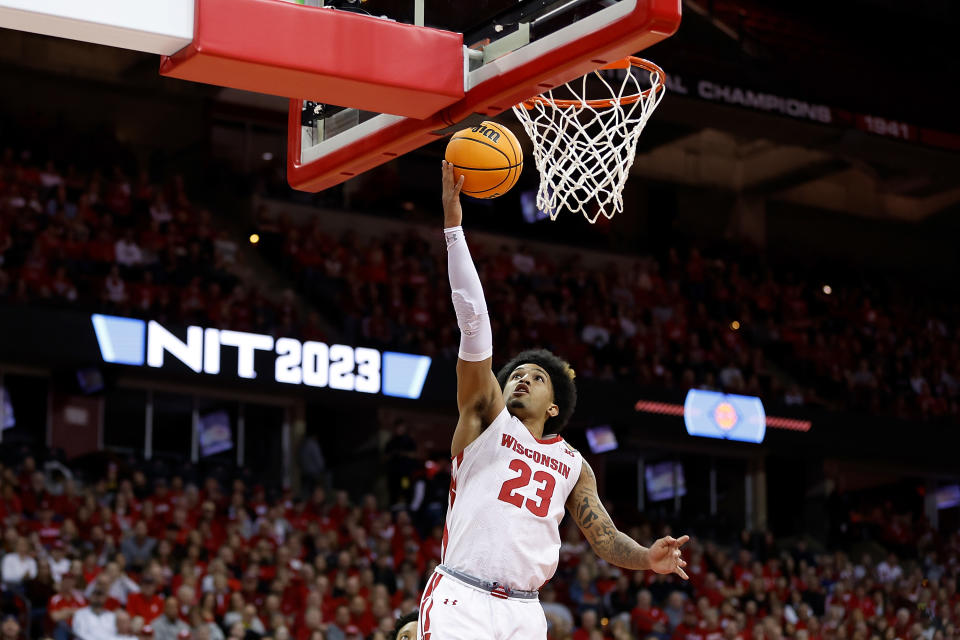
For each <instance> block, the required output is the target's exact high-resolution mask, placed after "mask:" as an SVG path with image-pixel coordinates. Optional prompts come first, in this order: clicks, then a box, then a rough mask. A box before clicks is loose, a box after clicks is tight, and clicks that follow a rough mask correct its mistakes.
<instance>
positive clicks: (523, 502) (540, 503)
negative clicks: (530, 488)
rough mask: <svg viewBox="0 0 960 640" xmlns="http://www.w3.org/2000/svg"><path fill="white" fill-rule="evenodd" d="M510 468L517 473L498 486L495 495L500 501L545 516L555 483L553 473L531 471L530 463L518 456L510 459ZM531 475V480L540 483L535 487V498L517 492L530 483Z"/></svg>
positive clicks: (541, 516)
mask: <svg viewBox="0 0 960 640" xmlns="http://www.w3.org/2000/svg"><path fill="white" fill-rule="evenodd" d="M510 470H511V471H514V472H517V473H519V474H520V475H518V476H517V477H515V478H510V479H509V480H507V481H506V482H504V483H503V486H501V487H500V495H499V496H497V497H498V498H499V499H500V500H501V501H502V502H506V503H507V504H512V505H513V506H515V507H517V508H518V509H522V508H526V509H527V511H529V512H530V513H532V514H533V515H535V516H538V517H540V518H545V517H546V516H547V514H548V513H549V512H550V500H551V498H553V489H554V487H555V486H556V484H557V481H556V479H554V477H553V474H551V473H549V472H547V471H543V470H539V471H537V472H536V473H533V471H532V469H530V465H528V464H527V463H526V462H524V461H523V460H521V459H519V458H515V459H513V460H511V461H510ZM531 475H532V476H533V482H535V483H536V484H537V485H542V486H539V487H538V488H537V492H536V496H537V500H534V499H533V498H524V496H522V495H521V494H519V493H517V490H518V489H522V488H523V487H525V486H527V485H528V484H530V478H531Z"/></svg>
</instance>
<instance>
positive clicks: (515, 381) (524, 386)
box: [503, 364, 559, 420]
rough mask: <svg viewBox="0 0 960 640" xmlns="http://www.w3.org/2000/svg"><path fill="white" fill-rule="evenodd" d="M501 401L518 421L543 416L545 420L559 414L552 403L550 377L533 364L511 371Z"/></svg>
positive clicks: (523, 365)
mask: <svg viewBox="0 0 960 640" xmlns="http://www.w3.org/2000/svg"><path fill="white" fill-rule="evenodd" d="M503 401H504V403H505V404H506V405H507V409H509V410H510V413H511V414H513V415H515V416H517V417H518V418H520V419H523V418H525V417H534V416H543V419H544V420H547V419H548V418H551V417H553V416H555V415H557V413H558V412H559V408H558V407H557V405H555V404H554V403H553V384H552V383H551V382H550V376H549V375H547V372H546V371H545V370H544V369H543V368H542V367H540V366H538V365H535V364H522V365H520V366H519V367H517V368H516V369H514V370H513V372H512V373H511V374H510V376H509V377H508V378H507V383H506V384H505V385H504V386H503Z"/></svg>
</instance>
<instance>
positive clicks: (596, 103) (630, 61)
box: [520, 56, 667, 109]
mask: <svg viewBox="0 0 960 640" xmlns="http://www.w3.org/2000/svg"><path fill="white" fill-rule="evenodd" d="M627 67H639V68H640V69H645V70H646V71H649V72H651V73H656V74H659V78H660V79H659V82H657V84H656V85H654V86H652V87H650V88H649V89H647V90H646V91H641V92H640V93H634V94H632V95H629V96H624V97H622V98H604V99H601V100H556V99H553V100H551V99H549V98H545V97H543V96H542V95H539V96H533V97H532V98H529V99H527V100H524V101H523V102H521V103H520V104H522V105H523V106H524V107H525V108H526V109H533V108H534V107H536V106H537V105H538V104H543V105H548V106H551V107H554V108H557V109H569V108H571V107H582V106H584V105H586V106H588V107H591V108H593V109H606V108H608V107H612V106H613V105H614V104H633V103H634V102H636V101H637V100H639V99H640V98H646V97H647V96H649V95H650V93H651V92H653V91H657V92H660V91H663V82H664V80H665V79H666V77H667V76H666V74H665V73H664V72H663V69H661V68H660V67H659V66H657V65H655V64H654V63H652V62H650V61H649V60H644V59H643V58H638V57H636V56H628V57H626V58H624V59H622V60H617V61H616V62H611V63H610V64H606V65H604V66H602V67H600V69H626V68H627Z"/></svg>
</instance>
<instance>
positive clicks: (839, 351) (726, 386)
mask: <svg viewBox="0 0 960 640" xmlns="http://www.w3.org/2000/svg"><path fill="white" fill-rule="evenodd" d="M271 225H272V228H274V229H276V232H277V234H278V237H280V238H282V242H283V256H284V262H285V265H286V268H287V270H288V272H289V273H290V275H291V277H292V278H294V279H295V280H296V282H297V283H298V285H299V288H300V290H301V291H302V292H303V293H304V294H305V295H307V296H308V297H310V298H312V299H315V300H318V301H320V302H321V304H322V306H323V307H324V308H328V309H331V310H335V311H334V312H333V315H334V320H335V321H336V322H338V323H339V325H340V326H341V328H342V330H343V331H344V332H345V333H346V334H347V335H348V336H349V337H350V338H351V339H357V340H363V341H365V342H368V343H372V344H380V345H384V346H397V347H402V348H407V349H415V350H418V351H420V352H426V353H432V354H433V353H439V354H442V355H447V356H451V357H455V355H456V349H457V343H458V339H459V334H458V333H457V330H456V323H455V321H454V319H453V315H452V313H451V308H450V303H449V295H448V284H447V278H446V274H445V271H446V259H445V256H444V254H443V246H442V242H440V241H439V239H432V240H425V239H424V238H423V237H422V236H421V235H418V233H417V232H416V231H414V230H411V232H410V233H409V234H407V235H405V236H401V235H388V236H385V235H379V236H378V235H371V236H361V235H360V234H358V233H355V232H352V231H351V232H347V233H345V234H343V235H340V236H337V235H335V234H331V233H328V232H327V231H326V230H325V228H324V226H323V219H322V217H317V219H316V221H315V222H314V223H313V224H311V225H306V226H301V225H296V224H292V223H290V221H289V220H286V219H285V218H283V217H282V216H281V217H278V218H274V219H272V220H271ZM437 238H439V236H437ZM471 252H472V254H473V258H474V260H475V262H476V263H477V267H478V269H479V272H480V278H481V280H482V282H483V283H484V291H485V294H486V298H487V303H488V306H489V308H490V312H491V321H492V323H493V326H494V333H495V343H496V344H497V349H498V352H500V353H514V352H516V351H520V350H521V349H522V348H526V347H529V346H530V345H532V344H537V345H543V346H546V347H548V348H551V349H553V350H555V351H556V352H558V353H561V354H563V355H564V356H565V357H566V358H568V359H569V360H570V361H571V362H572V363H573V364H574V367H575V368H576V370H577V373H578V375H580V376H584V377H592V378H599V379H603V380H618V381H623V382H629V383H634V384H639V385H646V386H659V387H663V388H666V389H681V390H683V389H689V388H692V387H700V388H705V389H716V390H725V391H730V392H737V393H746V394H752V395H759V396H761V397H763V398H764V400H765V402H768V403H770V404H773V405H777V404H780V405H788V406H796V405H805V404H807V405H826V406H831V407H837V408H844V409H854V410H859V411H870V412H874V413H884V414H886V415H891V414H892V415H895V416H897V417H900V418H909V419H917V418H924V419H938V418H947V419H951V420H956V419H958V418H960V370H958V365H960V341H958V339H957V338H960V323H958V322H957V320H958V317H960V308H958V307H957V305H956V303H955V301H952V300H945V301H944V302H942V303H938V302H937V298H936V297H935V296H929V297H926V298H925V297H924V295H923V293H918V294H917V295H916V296H915V297H909V296H906V295H904V294H902V292H900V291H898V290H896V289H894V288H892V287H890V288H886V289H885V288H884V287H882V286H880V283H873V284H872V285H870V286H854V285H853V284H852V283H850V284H848V285H847V286H844V283H842V282H833V283H832V285H831V284H830V283H825V282H823V281H821V280H819V279H817V278H815V277H812V276H809V275H803V274H799V275H798V274H797V273H796V272H790V273H783V272H781V271H779V270H776V269H773V268H771V267H768V266H766V265H764V264H762V263H760V262H757V261H755V260H752V259H748V258H746V257H744V256H737V255H727V256H724V257H707V256H705V255H703V254H701V252H700V251H699V250H698V249H696V248H691V249H689V251H685V252H680V251H678V250H676V249H670V250H669V251H667V252H666V253H665V254H664V255H662V256H634V257H629V258H626V257H616V256H613V255H612V254H611V256H610V263H609V264H608V265H607V266H606V267H605V268H588V267H587V266H585V264H584V263H583V261H582V259H581V258H580V257H578V256H577V255H576V254H574V255H572V256H570V257H566V258H558V257H557V255H558V254H557V253H556V252H547V251H546V250H529V249H526V248H523V247H521V248H520V249H519V250H513V249H509V248H507V247H506V246H496V245H485V244H484V243H483V242H481V241H479V240H477V239H476V238H474V239H473V240H472V241H471Z"/></svg>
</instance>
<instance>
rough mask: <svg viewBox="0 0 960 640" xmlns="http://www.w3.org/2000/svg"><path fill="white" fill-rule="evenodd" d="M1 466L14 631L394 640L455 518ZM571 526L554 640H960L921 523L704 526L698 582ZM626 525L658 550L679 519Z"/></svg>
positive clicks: (950, 575) (5, 576)
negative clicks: (811, 542)
mask: <svg viewBox="0 0 960 640" xmlns="http://www.w3.org/2000/svg"><path fill="white" fill-rule="evenodd" d="M0 479H2V489H0V520H2V522H3V540H2V546H3V549H2V551H3V554H2V560H0V569H2V580H3V592H2V598H0V607H2V608H0V616H2V625H0V627H2V628H0V638H3V640H22V639H24V638H27V637H31V638H41V637H43V638H46V637H52V638H56V639H57V640H67V639H69V638H72V637H73V638H79V639H80V640H117V639H119V638H123V639H132V638H136V639H137V640H148V639H150V638H153V639H155V640H175V639H184V640H186V639H187V638H190V639H194V640H210V639H214V640H216V639H224V638H230V639H232V640H241V639H242V640H267V639H271V640H284V639H289V638H296V639H298V640H344V639H348V640H360V639H367V640H385V639H388V638H390V637H391V636H390V631H391V629H392V628H393V626H394V621H395V620H396V618H397V617H398V616H399V615H401V614H404V613H408V612H410V611H412V610H414V609H415V608H416V607H417V606H418V602H419V597H420V595H421V593H422V589H423V588H424V586H425V584H426V580H427V579H428V577H429V575H430V573H431V572H432V570H433V568H434V566H435V565H436V563H437V562H439V560H440V552H441V538H442V530H441V527H439V526H436V525H431V526H427V527H425V528H423V529H418V527H417V526H415V524H414V522H413V521H412V519H411V517H410V514H409V512H408V511H407V510H405V508H403V507H402V506H395V507H394V508H392V509H387V508H383V507H382V506H381V505H379V504H377V500H376V499H375V498H374V496H372V495H368V496H364V497H363V499H362V500H361V501H360V502H359V503H356V502H351V500H350V497H349V496H348V494H347V493H346V492H344V491H335V492H333V493H332V496H331V495H328V494H327V493H326V492H325V490H324V489H323V488H317V489H315V490H314V491H313V493H312V494H310V495H309V496H308V497H306V498H303V499H301V498H298V497H296V496H294V495H292V494H290V493H283V494H279V495H277V496H268V495H266V493H265V492H264V490H263V488H262V487H258V486H253V487H248V486H245V485H244V483H243V482H242V481H235V482H234V483H233V484H232V486H229V487H221V486H220V485H219V484H218V482H217V481H216V480H213V479H207V480H206V481H204V482H203V483H202V486H199V487H198V486H195V485H193V484H190V483H185V482H184V481H183V480H182V478H180V477H179V476H173V477H171V478H169V479H166V478H157V479H155V480H154V481H152V482H150V481H149V480H148V479H147V478H146V477H145V476H144V474H143V473H142V472H140V471H133V472H132V473H130V474H129V475H126V474H120V473H118V471H117V468H116V467H115V466H110V467H108V471H107V473H106V474H105V475H104V476H103V477H101V478H97V479H95V480H94V481H90V482H88V483H86V484H85V485H82V486H81V485H80V484H78V483H75V482H74V481H73V480H72V479H70V478H69V477H66V478H61V479H60V480H59V481H56V482H52V481H51V479H50V478H48V477H47V476H46V475H45V474H44V472H42V471H39V470H37V466H36V465H35V463H34V459H33V458H32V457H29V456H28V457H26V458H24V459H23V461H22V463H21V464H20V465H19V466H18V467H16V468H14V467H7V468H2V469H0ZM562 531H563V543H562V546H561V550H560V566H559V569H558V571H557V575H556V576H555V577H554V578H553V579H552V580H551V581H550V582H549V583H548V584H547V585H546V586H545V587H544V588H543V589H542V590H541V600H542V603H543V607H544V610H545V613H546V615H547V618H548V622H549V625H550V635H549V638H550V640H610V639H614V640H628V639H642V640H781V639H782V638H796V639H798V640H874V639H877V640H894V639H903V640H954V639H956V638H960V633H958V625H960V593H958V590H957V583H958V579H960V533H953V534H952V535H940V534H936V533H935V532H932V531H929V530H926V529H923V528H913V529H911V531H910V532H909V533H908V542H909V545H908V546H905V547H904V549H906V550H907V553H905V554H903V556H902V557H898V556H896V555H894V554H892V553H891V554H889V555H884V556H882V557H879V558H878V557H874V556H871V555H868V554H863V555H859V556H857V557H850V556H848V555H847V554H846V553H844V552H842V551H837V550H834V551H817V552H814V551H813V550H812V549H810V548H808V547H807V543H806V542H805V541H804V540H800V541H798V542H795V543H793V544H791V545H782V544H777V541H776V540H774V538H773V537H772V536H771V535H769V534H767V535H750V534H748V533H744V534H743V535H742V536H741V538H740V540H739V541H738V543H736V544H733V545H730V546H719V545H717V544H714V543H713V542H711V541H705V540H704V541H701V540H697V539H696V538H695V539H694V540H693V541H692V542H691V543H690V544H689V548H688V549H687V552H686V557H687V560H688V567H687V572H688V574H689V575H690V581H689V582H683V581H680V580H679V579H678V578H676V577H674V576H661V575H655V574H653V573H650V572H630V571H623V570H621V569H618V568H616V567H612V566H610V565H607V564H606V563H604V562H603V561H601V560H599V559H598V558H597V557H596V556H595V555H594V554H593V552H592V551H591V550H590V548H589V546H588V545H587V544H586V542H585V541H584V539H583V538H582V537H581V536H580V534H579V532H578V531H577V529H576V527H575V526H574V525H572V524H570V523H568V524H567V525H565V527H564V528H563V530H562ZM628 532H629V534H630V535H631V536H632V537H634V538H635V539H637V540H638V541H640V542H641V543H643V544H650V543H651V542H652V541H653V539H654V538H655V537H658V536H660V535H664V534H666V533H669V529H668V528H666V527H663V528H657V527H653V526H651V525H641V526H636V527H632V528H630V529H628ZM694 533H695V532H694Z"/></svg>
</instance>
